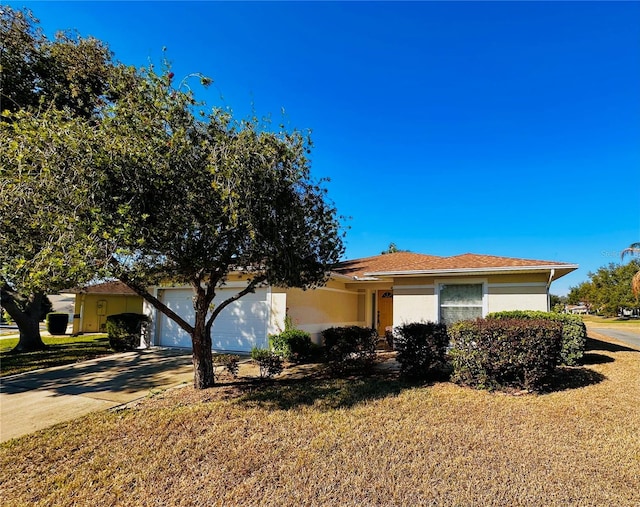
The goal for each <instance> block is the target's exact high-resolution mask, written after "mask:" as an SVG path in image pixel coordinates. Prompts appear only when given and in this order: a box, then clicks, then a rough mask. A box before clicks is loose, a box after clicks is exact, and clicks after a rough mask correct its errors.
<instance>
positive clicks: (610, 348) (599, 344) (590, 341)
mask: <svg viewBox="0 0 640 507" xmlns="http://www.w3.org/2000/svg"><path fill="white" fill-rule="evenodd" d="M585 349H586V350H587V351H590V350H604V351H605V352H639V351H638V350H636V349H632V348H631V347H626V346H624V345H618V344H617V343H610V342H605V341H602V340H598V339H597V338H591V337H589V338H587V344H586V347H585ZM598 355H599V354H598Z"/></svg>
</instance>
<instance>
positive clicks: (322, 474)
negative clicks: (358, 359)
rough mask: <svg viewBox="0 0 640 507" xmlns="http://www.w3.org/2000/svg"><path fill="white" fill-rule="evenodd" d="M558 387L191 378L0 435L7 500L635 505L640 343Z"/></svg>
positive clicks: (596, 344) (593, 362)
mask: <svg viewBox="0 0 640 507" xmlns="http://www.w3.org/2000/svg"><path fill="white" fill-rule="evenodd" d="M589 346H590V348H591V350H590V351H589V352H588V354H586V356H585V363H586V366H583V367H577V368H563V369H561V370H560V371H559V374H558V376H557V379H556V382H555V384H554V390H553V391H552V392H551V393H549V394H542V395H523V396H513V395H506V394H500V393H496V394H491V393H488V392H483V391H475V390H472V389H468V388H463V387H459V386H457V385H454V384H451V383H449V382H435V383H432V384H422V385H415V384H408V383H405V382H403V381H402V380H400V379H398V378H397V377H396V376H395V374H394V373H384V374H383V373H380V374H378V375H376V376H372V377H358V376H355V377H352V378H344V379H332V378H330V377H327V376H323V375H316V376H306V377H303V378H301V379H291V378H290V379H287V378H283V379H281V380H276V381H274V382H273V383H265V384H263V385H260V384H256V383H248V382H238V383H234V382H233V381H232V379H230V378H229V379H226V380H224V382H225V383H223V384H221V385H220V386H218V387H216V388H213V389H208V390H204V391H195V390H194V389H193V388H191V387H184V388H181V389H175V390H171V391H167V392H164V393H162V394H160V395H157V396H155V397H152V398H147V399H145V400H143V401H142V402H139V403H138V404H137V405H136V406H133V407H130V408H128V409H125V410H120V411H117V412H103V413H95V414H92V415H90V416H87V417H85V418H83V419H80V420H76V421H73V422H70V423H66V424H61V425H59V426H57V427H55V428H52V429H49V430H45V431H41V432H39V433H36V434H33V435H30V436H26V437H23V438H20V439H17V440H13V441H10V442H7V443H5V444H2V445H1V446H0V470H1V472H0V484H2V486H1V487H0V488H1V489H0V494H1V495H2V498H3V502H4V503H6V504H8V505H15V506H20V505H24V506H26V505H42V506H44V505H96V506H101V505H128V506H129V505H131V506H135V505H148V506H151V505H220V506H227V505H243V506H245V505H246V506H258V505H259V506H269V505H273V506H283V505H319V506H320V505H321V506H327V505H328V506H378V505H384V506H394V505H397V506H400V505H403V506H408V505H411V506H413V505H434V506H435V505H438V506H440V505H444V506H450V505H451V506H453V505H460V506H487V505H495V506H505V505H509V506H531V505H544V506H556V505H557V506H567V505H598V506H599V505H616V506H637V505H638V491H640V439H639V438H638V435H639V434H640V410H638V407H639V406H640V389H638V379H639V378H640V352H638V351H633V350H631V349H629V348H626V347H622V346H620V345H616V344H613V343H608V342H604V341H599V340H590V341H589Z"/></svg>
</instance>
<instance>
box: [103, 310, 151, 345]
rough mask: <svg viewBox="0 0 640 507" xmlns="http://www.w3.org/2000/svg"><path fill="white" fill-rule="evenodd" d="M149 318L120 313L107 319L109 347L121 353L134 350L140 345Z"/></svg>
mask: <svg viewBox="0 0 640 507" xmlns="http://www.w3.org/2000/svg"><path fill="white" fill-rule="evenodd" d="M148 322H149V317H147V316H146V315H143V314H140V313H118V314H115V315H109V316H108V317H107V323H106V329H107V334H108V335H109V346H110V347H111V348H112V349H113V350H117V351H119V352H122V351H125V350H134V349H136V348H138V346H139V345H140V337H141V336H142V328H143V325H145V324H147V323H148Z"/></svg>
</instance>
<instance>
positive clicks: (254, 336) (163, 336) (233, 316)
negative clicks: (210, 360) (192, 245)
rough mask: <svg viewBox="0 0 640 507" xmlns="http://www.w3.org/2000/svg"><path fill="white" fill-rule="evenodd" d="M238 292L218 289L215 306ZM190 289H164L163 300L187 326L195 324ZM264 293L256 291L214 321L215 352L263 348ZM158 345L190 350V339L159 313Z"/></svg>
mask: <svg viewBox="0 0 640 507" xmlns="http://www.w3.org/2000/svg"><path fill="white" fill-rule="evenodd" d="M238 290H239V289H220V290H218V294H216V298H215V299H214V304H217V303H220V302H222V301H224V300H225V299H227V298H229V297H231V296H233V295H234V294H236V293H237V292H238ZM192 298H193V292H192V291H191V289H166V290H165V291H164V293H163V295H162V301H163V302H164V303H165V304H166V305H167V306H168V307H169V308H171V309H172V310H173V311H174V312H176V313H177V314H178V315H180V316H181V317H182V318H184V319H185V320H186V321H187V322H189V323H190V324H193V322H194V310H193V299H192ZM267 321H268V306H267V290H266V289H257V290H256V291H255V293H253V294H247V295H246V296H243V297H242V298H240V299H239V300H237V301H234V302H233V303H231V304H230V305H229V306H227V307H226V308H225V309H224V310H222V313H220V315H218V317H217V318H216V320H215V322H214V324H213V329H212V331H211V341H212V347H213V349H214V350H229V351H237V352H250V351H251V348H252V347H254V346H255V347H266V346H267V345H268V340H267ZM158 333H159V344H160V345H162V346H164V347H186V348H191V337H190V336H189V335H188V334H187V333H186V332H185V331H184V330H183V329H182V328H181V327H180V326H178V324H176V323H175V322H174V321H173V320H171V319H169V318H168V317H166V316H165V315H164V314H161V317H160V322H159V329H158Z"/></svg>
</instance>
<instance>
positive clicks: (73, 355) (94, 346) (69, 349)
mask: <svg viewBox="0 0 640 507" xmlns="http://www.w3.org/2000/svg"><path fill="white" fill-rule="evenodd" d="M42 341H43V342H44V343H45V345H47V348H46V349H45V350H40V351H37V352H21V353H17V354H16V353H12V352H11V349H13V347H15V346H16V345H17V344H18V338H4V339H2V340H0V376H2V377H5V376H7V375H15V374H16V373H23V372H26V371H32V370H37V369H40V368H49V367H51V366H60V365H63V364H69V363H75V362H77V361H84V360H85V359H93V358H94V357H98V356H104V355H107V354H113V353H114V351H113V350H111V349H110V348H109V339H108V338H107V335H106V334H92V335H83V336H75V337H73V336H43V337H42Z"/></svg>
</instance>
